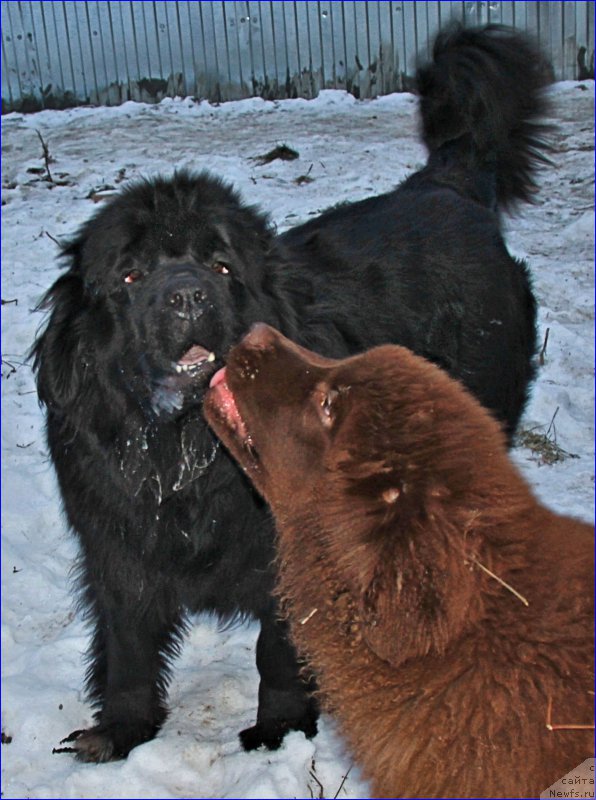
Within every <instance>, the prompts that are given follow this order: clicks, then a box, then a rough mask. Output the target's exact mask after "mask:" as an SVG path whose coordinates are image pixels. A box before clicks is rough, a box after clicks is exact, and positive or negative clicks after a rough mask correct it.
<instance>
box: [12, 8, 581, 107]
mask: <svg viewBox="0 0 596 800" xmlns="http://www.w3.org/2000/svg"><path fill="white" fill-rule="evenodd" d="M453 18H458V19H462V20H464V21H465V22H466V24H477V23H481V22H503V23H505V24H509V25H515V26H517V27H519V28H522V29H527V30H530V31H533V32H534V33H536V34H537V35H538V37H539V39H540V41H541V43H542V45H543V47H544V49H545V51H546V52H547V54H549V55H550V57H551V59H552V62H553V65H554V69H555V76H556V78H557V79H577V78H580V79H584V78H587V77H590V76H592V77H593V73H594V3H593V2H492V1H491V2H338V1H337V0H321V1H320V2H275V1H274V2H233V1H232V0H227V2H182V1H181V2H149V1H147V2H134V0H133V1H126V2H125V1H124V0H122V1H121V2H117V1H116V0H111V1H110V2H93V0H88V2H87V1H85V2H84V1H83V0H78V2H65V1H64V0H62V1H61V2H60V1H57V2H35V1H34V0H32V1H31V2H17V0H3V2H2V112H3V113H4V112H6V111H12V110H20V111H33V110H37V109H41V108H64V107H68V106H75V105H86V104H89V103H91V104H99V105H117V104H119V103H122V102H124V101H125V100H140V101H146V102H158V101H159V100H161V99H162V98H163V97H167V96H176V95H181V96H189V95H190V96H194V97H197V98H206V99H209V100H211V101H222V100H230V99H237V98H241V97H248V96H253V95H258V96H262V97H265V98H268V99H273V98H279V97H313V96H314V95H316V94H317V92H318V91H319V90H320V89H324V88H338V89H346V90H347V91H350V92H352V93H353V94H354V95H355V96H356V97H374V96H375V95H378V94H386V93H388V92H393V91H399V90H402V89H404V88H405V89H407V88H408V87H409V85H410V83H409V80H410V77H411V76H412V74H413V72H414V68H415V63H416V59H417V57H423V58H424V57H425V56H426V55H427V54H428V44H429V40H431V39H432V36H433V35H434V33H436V31H437V30H438V28H439V27H440V26H441V25H444V24H445V23H446V22H447V21H449V20H450V19H453Z"/></svg>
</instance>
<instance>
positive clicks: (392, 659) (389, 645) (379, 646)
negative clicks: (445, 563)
mask: <svg viewBox="0 0 596 800" xmlns="http://www.w3.org/2000/svg"><path fill="white" fill-rule="evenodd" d="M400 593H401V586H400V576H398V575H396V574H395V571H394V570H393V569H392V565H391V564H389V563H388V564H386V565H385V566H384V568H382V567H381V568H377V569H376V570H375V573H374V574H373V577H372V579H371V581H370V583H369V585H368V587H367V588H366V590H365V591H364V592H363V594H362V596H361V598H360V608H359V612H360V618H361V620H362V636H363V638H364V640H365V641H366V643H367V644H368V646H369V647H370V648H371V650H372V651H373V652H374V653H376V654H377V655H378V656H379V658H382V659H383V661H388V662H389V663H390V664H391V665H392V666H397V664H399V663H400V662H401V661H403V658H402V657H401V656H400V635H399V630H398V628H399V626H398V624H397V614H398V613H399V607H398V606H399V595H400Z"/></svg>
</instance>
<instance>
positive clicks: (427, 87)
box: [416, 25, 552, 208]
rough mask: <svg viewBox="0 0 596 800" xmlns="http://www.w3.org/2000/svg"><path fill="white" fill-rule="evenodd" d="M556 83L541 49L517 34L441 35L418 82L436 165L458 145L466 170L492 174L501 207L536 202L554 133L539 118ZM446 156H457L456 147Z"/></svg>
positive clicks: (499, 29)
mask: <svg viewBox="0 0 596 800" xmlns="http://www.w3.org/2000/svg"><path fill="white" fill-rule="evenodd" d="M551 75H552V69H551V67H550V65H549V64H548V62H547V61H546V59H545V58H544V56H543V55H542V54H541V52H540V50H539V49H538V47H537V45H536V44H535V43H534V42H533V41H532V39H531V38H530V37H528V36H527V35H525V34H523V33H520V32H519V31H516V30H514V29H513V28H507V27H504V26H502V25H487V26H484V27H481V28H463V27H461V26H457V27H455V26H454V27H451V28H449V29H448V30H446V31H443V32H441V33H440V34H439V35H438V36H437V38H436V40H435V44H434V48H433V61H432V62H431V63H430V64H427V65H425V66H423V67H421V68H420V69H419V70H418V72H417V76H416V80H417V88H418V93H419V95H420V113H421V115H422V135H423V139H424V142H425V144H426V145H427V147H428V148H429V151H430V155H431V159H432V157H433V154H434V153H435V152H438V151H439V150H440V149H443V146H444V145H446V144H447V143H452V142H454V141H455V140H459V139H461V141H462V143H465V146H463V147H462V152H463V151H464V150H465V151H466V160H467V161H468V165H469V166H474V167H476V168H478V169H482V170H483V171H487V170H489V171H490V172H491V173H493V175H494V191H495V195H496V203H497V205H498V206H500V207H502V208H507V207H510V206H512V205H514V204H515V203H516V201H518V200H524V201H528V202H529V201H531V200H532V195H533V194H534V193H535V191H536V183H535V173H536V170H537V169H538V167H540V165H542V164H545V163H548V158H547V157H546V156H545V153H546V152H548V150H549V149H550V147H549V143H548V131H549V127H548V126H547V125H545V124H544V123H542V122H541V121H540V118H541V117H542V116H543V115H544V114H545V113H546V111H547V102H546V100H545V97H544V93H543V89H544V87H545V85H546V84H547V83H549V82H550V80H551ZM444 149H445V150H448V151H449V152H451V153H453V152H454V148H453V146H452V145H447V148H444ZM457 149H458V148H455V150H457ZM470 160H471V162H472V163H469V162H470ZM459 166H460V167H461V163H460V165H459Z"/></svg>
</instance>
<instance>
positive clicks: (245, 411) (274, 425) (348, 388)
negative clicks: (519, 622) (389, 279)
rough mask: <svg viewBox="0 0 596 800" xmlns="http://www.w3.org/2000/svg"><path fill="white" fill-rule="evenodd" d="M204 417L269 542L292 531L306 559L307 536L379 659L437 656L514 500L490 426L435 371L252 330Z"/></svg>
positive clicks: (469, 602) (389, 350)
mask: <svg viewBox="0 0 596 800" xmlns="http://www.w3.org/2000/svg"><path fill="white" fill-rule="evenodd" d="M205 413H206V417H207V420H208V422H209V423H210V424H211V426H212V427H213V428H214V430H215V432H216V433H217V434H218V435H219V436H220V437H221V439H222V440H223V442H224V444H225V445H226V446H227V447H228V448H229V450H230V452H231V453H232V455H233V456H234V457H235V458H236V459H237V460H238V462H239V463H240V465H241V466H242V467H243V469H244V470H245V472H246V473H247V474H248V476H249V477H250V478H251V480H252V481H253V483H254V484H255V486H256V487H257V489H258V490H259V492H261V494H262V495H263V496H264V497H265V499H266V500H267V501H268V502H269V504H270V505H271V507H272V509H273V512H274V514H275V516H276V518H277V521H278V527H279V529H280V534H281V536H282V539H283V538H284V537H286V536H290V535H291V536H294V538H295V537H296V536H298V533H297V531H298V530H300V531H301V533H300V536H302V537H303V547H305V546H308V538H309V536H310V535H311V533H312V531H315V530H316V531H318V534H317V535H318V540H319V543H320V544H321V546H322V547H324V550H325V553H324V560H325V561H326V562H327V563H328V564H331V565H333V569H334V570H337V573H338V575H341V576H342V578H341V579H342V580H345V581H346V582H347V583H348V584H350V585H352V587H353V589H354V593H355V595H356V596H357V597H358V598H359V602H360V605H361V614H362V618H363V619H364V620H365V623H366V621H368V623H370V624H369V626H368V633H367V634H365V635H366V637H367V639H368V640H369V643H371V644H372V645H373V647H374V649H375V650H376V651H377V652H378V653H379V654H380V655H382V656H383V657H384V658H387V659H388V660H390V661H393V660H401V658H402V656H403V653H405V652H409V653H410V654H412V653H413V652H425V651H428V650H429V649H432V648H438V649H439V650H440V649H442V648H443V647H444V646H445V645H446V642H447V641H448V640H449V639H450V638H451V637H452V636H453V635H455V633H456V632H457V631H459V630H461V629H462V628H463V626H464V624H467V622H469V620H470V619H471V617H472V611H473V609H476V610H478V604H479V603H480V602H481V600H480V599H479V593H478V585H477V575H478V571H477V570H473V568H472V566H471V564H472V561H473V560H474V558H475V557H476V555H478V554H479V553H483V552H484V550H483V534H482V533H481V531H482V530H484V529H486V528H487V527H495V526H498V525H499V524H500V523H499V521H498V519H497V518H498V515H499V514H500V513H502V511H500V510H499V509H502V507H503V506H504V505H507V506H508V507H510V506H511V505H514V504H515V503H516V502H520V501H521V502H523V500H522V495H523V492H522V493H521V494H520V493H519V492H518V491H517V484H518V483H519V482H518V480H517V478H514V477H512V476H513V475H514V472H513V469H512V468H511V466H510V465H509V463H508V459H507V455H506V448H505V441H504V436H503V435H502V433H501V431H500V428H499V426H498V425H497V423H496V422H494V421H493V420H492V418H491V417H490V415H489V414H488V412H486V411H485V410H484V409H483V408H482V407H481V406H480V404H479V403H478V402H477V401H476V400H475V399H474V398H472V397H471V396H470V395H469V394H468V393H467V392H466V391H465V390H464V389H463V388H462V387H461V386H460V385H459V384H458V383H457V382H456V381H454V380H452V379H451V378H450V377H449V376H448V375H447V374H446V373H444V372H443V371H442V370H440V369H439V368H438V367H436V366H434V365H433V364H430V363H429V362H427V361H425V360H424V359H422V358H420V357H418V356H416V355H414V354H413V353H411V352H410V351H409V350H407V349H405V348H403V347H399V346H394V345H385V346H382V347H378V348H375V349H373V350H370V351H369V352H367V353H363V354H361V355H357V356H353V357H351V358H348V359H344V360H332V359H327V358H323V357H321V356H318V355H315V354H314V353H311V352H309V351H307V350H305V349H303V348H301V347H299V346H298V345H296V344H293V343H292V342H290V341H288V339H286V338H285V337H284V336H282V335H281V334H280V333H278V332H277V331H276V330H274V329H272V328H270V327H268V326H266V325H263V324H257V325H255V326H254V327H253V328H252V329H251V331H250V332H249V333H248V335H247V336H245V338H244V339H243V340H242V341H241V343H240V344H239V345H237V346H236V347H235V348H234V349H233V350H232V351H231V353H230V355H229V358H228V362H227V367H226V368H225V369H224V370H220V371H219V372H218V373H217V374H216V375H215V376H214V377H213V379H212V381H211V389H210V391H209V392H208V394H207V397H206V401H205ZM516 493H517V499H516ZM504 497H506V498H507V501H506V503H504V502H503V498H504ZM297 520H300V523H299V524H296V521H297ZM286 524H287V527H288V530H289V531H291V532H287V531H286V529H285V526H286ZM472 572H474V574H473V575H472ZM404 614H405V617H407V618H408V620H409V623H408V624H409V628H408V631H410V632H411V635H412V636H417V637H418V639H417V640H416V641H414V640H412V641H411V642H410V643H409V645H408V644H407V643H406V641H405V639H404V637H406V638H407V636H409V635H410V633H409V632H407V633H404V632H403V631H398V630H397V627H399V626H398V622H399V620H400V619H404ZM417 622H419V623H420V624H416V623H417ZM398 641H399V653H400V654H401V655H398V654H397V652H396V651H395V648H396V647H397V644H396V643H397V642H398Z"/></svg>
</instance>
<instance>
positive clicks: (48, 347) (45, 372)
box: [29, 271, 87, 408]
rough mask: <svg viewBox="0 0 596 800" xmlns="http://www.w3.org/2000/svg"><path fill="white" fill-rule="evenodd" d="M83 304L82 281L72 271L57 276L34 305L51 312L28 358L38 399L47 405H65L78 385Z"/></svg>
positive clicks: (82, 362)
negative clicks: (34, 373) (30, 361)
mask: <svg viewBox="0 0 596 800" xmlns="http://www.w3.org/2000/svg"><path fill="white" fill-rule="evenodd" d="M86 306H87V300H86V298H85V294H84V287H83V281H82V280H81V278H80V277H79V276H78V275H77V274H76V273H73V272H72V271H71V272H67V273H66V274H65V275H62V276H61V277H60V278H58V280H57V281H56V282H55V283H54V285H53V286H52V287H51V288H50V289H49V291H48V292H47V294H46V295H45V296H44V298H43V299H42V301H41V303H40V304H39V306H38V309H39V310H45V309H48V310H51V315H50V319H49V321H48V324H47V326H46V328H45V330H44V331H43V332H42V333H41V334H40V335H39V336H38V337H37V339H36V341H35V342H34V344H33V347H32V348H31V351H30V353H29V358H33V370H34V372H36V373H37V392H38V395H39V399H40V401H41V402H42V403H44V404H45V405H46V406H48V407H52V408H65V407H66V406H68V405H69V404H70V403H72V401H73V399H74V398H75V397H76V395H77V393H78V392H79V390H80V388H81V385H82V382H83V376H84V372H85V368H86V365H85V359H84V357H83V333H84V331H83V329H82V324H81V315H82V313H84V311H85V309H86Z"/></svg>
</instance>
